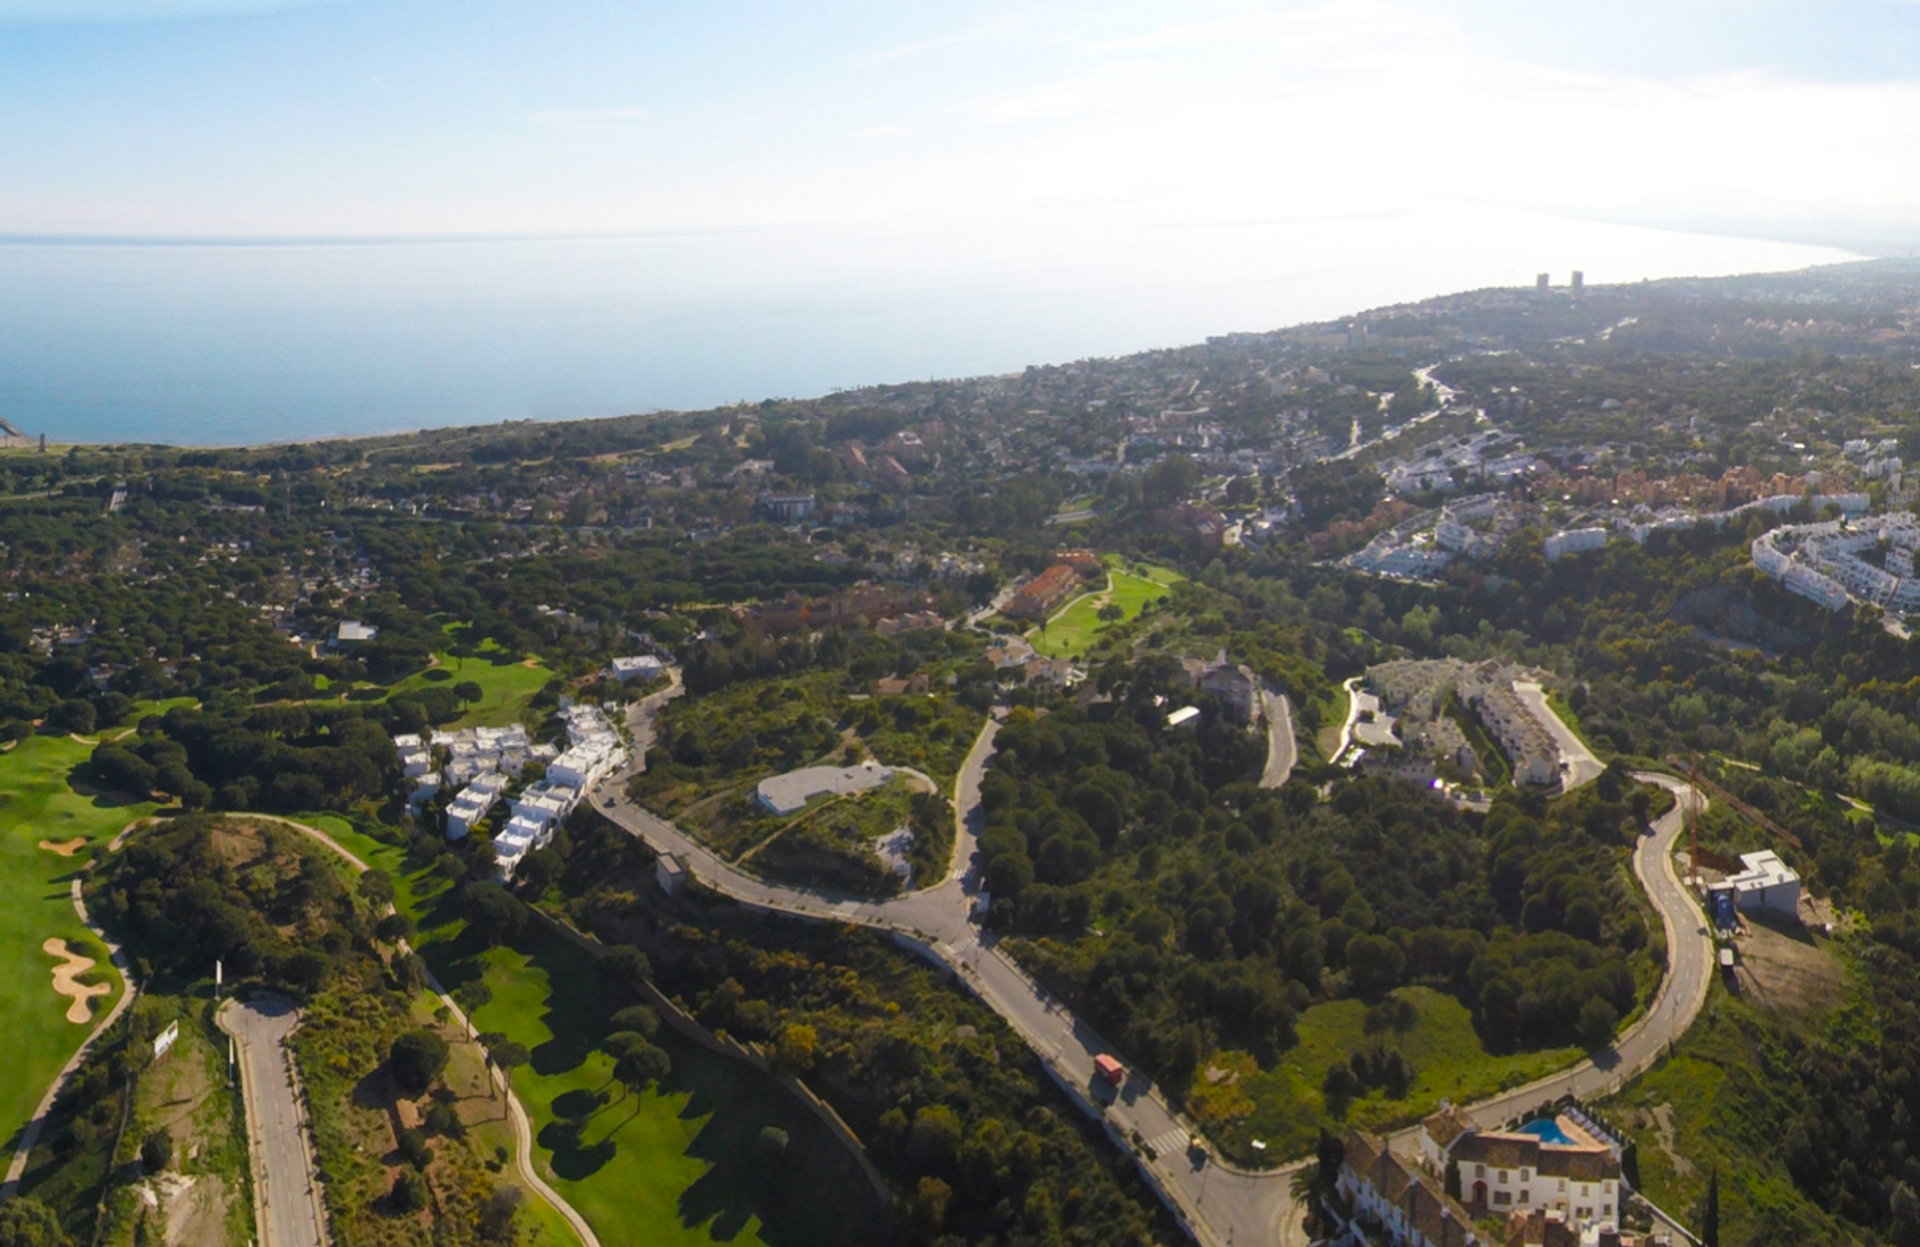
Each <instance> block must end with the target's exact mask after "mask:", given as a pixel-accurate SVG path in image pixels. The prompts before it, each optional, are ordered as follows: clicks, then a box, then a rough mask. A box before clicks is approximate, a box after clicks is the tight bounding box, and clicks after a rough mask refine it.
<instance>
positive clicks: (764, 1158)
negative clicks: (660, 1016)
mask: <svg viewBox="0 0 1920 1247" xmlns="http://www.w3.org/2000/svg"><path fill="white" fill-rule="evenodd" d="M660 1042H661V1045H662V1046H663V1047H665V1048H666V1049H667V1051H668V1054H669V1055H670V1056H671V1057H672V1058H673V1072H672V1073H671V1074H669V1075H668V1076H667V1078H666V1080H665V1081H664V1082H663V1083H662V1084H661V1087H660V1091H661V1093H662V1094H664V1095H685V1096H687V1097H688V1098H687V1103H686V1106H685V1107H684V1108H683V1109H682V1110H681V1113H680V1116H681V1118H682V1120H702V1119H704V1120H702V1124H701V1127H700V1132H699V1134H697V1135H695V1136H694V1140H693V1142H692V1143H691V1144H689V1145H688V1147H687V1151H686V1154H687V1155H688V1156H691V1157H694V1158H695V1159H698V1160H702V1161H705V1162H706V1163H707V1164H708V1165H709V1166H710V1167H709V1168H708V1170H707V1171H706V1172H705V1173H704V1174H702V1175H701V1176H700V1177H699V1179H697V1180H696V1181H695V1182H694V1183H693V1184H692V1185H691V1186H689V1187H687V1189H686V1190H684V1191H682V1192H681V1193H680V1200H679V1210H680V1222H681V1224H682V1225H685V1226H688V1227H695V1226H704V1227H706V1231H707V1234H708V1237H710V1238H711V1239H713V1240H714V1241H716V1242H731V1241H733V1240H734V1239H736V1238H738V1237H739V1236H740V1235H741V1234H742V1233H744V1232H745V1231H746V1230H747V1229H748V1228H749V1226H750V1225H751V1223H752V1222H753V1221H754V1220H755V1219H757V1220H758V1221H759V1223H760V1224H759V1236H760V1238H761V1239H762V1240H763V1241H764V1242H766V1243H768V1244H770V1245H771V1247H837V1245H839V1244H853V1243H875V1242H883V1241H885V1239H886V1226H885V1221H884V1211H883V1210H882V1208H881V1206H880V1203H879V1200H878V1199H877V1198H876V1197H875V1196H874V1194H873V1189H872V1188H871V1187H870V1186H868V1185H867V1183H866V1180H865V1178H864V1177H862V1176H861V1174H860V1171H859V1168H858V1166H857V1165H855V1164H854V1161H853V1158H852V1157H851V1156H849V1155H848V1154H847V1152H846V1151H845V1150H844V1149H843V1148H842V1147H841V1146H840V1144H839V1143H838V1142H837V1141H836V1140H834V1139H833V1138H831V1137H830V1136H829V1135H828V1134H827V1131H826V1128H825V1127H824V1126H823V1125H821V1123H820V1121H819V1119H818V1118H816V1117H814V1116H813V1114H812V1113H810V1112H808V1111H807V1110H806V1109H805V1108H804V1107H803V1106H802V1105H801V1104H800V1103H799V1102H798V1101H797V1100H795V1099H794V1098H793V1096H792V1095H791V1094H790V1093H788V1092H787V1090H786V1089H785V1088H783V1087H781V1086H780V1085H779V1084H778V1083H776V1082H775V1081H774V1080H773V1079H772V1078H771V1077H770V1076H769V1075H767V1074H764V1073H762V1072H761V1071H759V1070H756V1069H754V1068H752V1067H751V1066H748V1065H746V1064H744V1063H743V1062H740V1061H737V1060H734V1059H732V1058H730V1057H723V1056H720V1055H719V1054H717V1053H714V1052H711V1051H708V1050H707V1049H705V1048H702V1047H699V1046H697V1045H695V1044H693V1043H691V1042H689V1041H687V1040H686V1039H684V1038H682V1037H681V1036H679V1035H678V1034H677V1033H672V1032H670V1031H669V1030H668V1029H667V1028H662V1030H661V1040H660ZM768 1126H772V1127H774V1128H776V1129H778V1130H781V1131H783V1132H785V1133H786V1135H787V1139H788V1143H787V1146H786V1149H785V1150H784V1151H782V1152H779V1153H773V1152H769V1151H767V1150H765V1149H764V1145H763V1144H762V1143H761V1139H760V1132H761V1131H762V1130H763V1129H764V1128H766V1127H768Z"/></svg>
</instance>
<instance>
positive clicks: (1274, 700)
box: [1260, 688, 1300, 788]
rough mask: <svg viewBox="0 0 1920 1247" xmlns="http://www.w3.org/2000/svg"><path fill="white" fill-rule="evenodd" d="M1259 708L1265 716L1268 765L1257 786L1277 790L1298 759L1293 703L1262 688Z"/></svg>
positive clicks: (1291, 772)
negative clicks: (1294, 735)
mask: <svg viewBox="0 0 1920 1247" xmlns="http://www.w3.org/2000/svg"><path fill="white" fill-rule="evenodd" d="M1260 708H1261V713H1262V714H1264V715H1266V717H1267V766H1266V769H1265V770H1264V771H1262V772H1261V773H1260V786H1261V787H1262V788H1278V787H1280V786H1281V785H1282V784H1284V783H1286V782H1287V778H1288V777H1289V776H1291V775H1292V774H1293V764H1294V762H1295V761H1297V760H1298V759H1299V757H1300V749H1299V746H1298V745H1297V744H1296V743H1295V741H1294V737H1293V703H1292V702H1290V701H1288V700H1287V695H1286V694H1285V693H1276V692H1274V691H1273V690H1272V689H1267V688H1263V689H1261V690H1260Z"/></svg>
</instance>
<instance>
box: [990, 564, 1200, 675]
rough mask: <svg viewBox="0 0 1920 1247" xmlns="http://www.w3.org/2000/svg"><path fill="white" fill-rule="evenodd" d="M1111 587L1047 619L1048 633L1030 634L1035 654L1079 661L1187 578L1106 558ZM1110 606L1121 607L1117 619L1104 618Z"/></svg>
mask: <svg viewBox="0 0 1920 1247" xmlns="http://www.w3.org/2000/svg"><path fill="white" fill-rule="evenodd" d="M1105 561H1106V564H1107V587H1106V588H1105V589H1104V590H1095V591H1093V592H1091V593H1087V594H1084V595H1082V596H1080V597H1078V598H1075V599H1074V600H1073V601H1072V602H1069V603H1068V604H1067V606H1066V607H1065V608H1064V609H1063V610H1061V611H1060V613H1059V614H1057V615H1055V616H1054V617H1053V618H1051V619H1049V620H1047V626H1046V629H1045V631H1042V630H1041V629H1039V628H1035V629H1033V630H1032V631H1031V632H1029V633H1027V641H1028V642H1029V643H1030V644H1032V646H1033V648H1034V649H1035V651H1037V652H1038V653H1041V654H1044V655H1046V656H1047V657H1048V658H1078V657H1080V656H1081V655H1082V654H1084V653H1086V652H1087V651H1088V650H1089V649H1091V648H1093V643H1094V641H1095V640H1097V639H1098V638H1099V636H1100V634H1101V633H1102V632H1105V631H1106V630H1107V629H1108V628H1110V627H1113V626H1114V625H1115V624H1123V623H1131V622H1132V621H1133V620H1135V619H1137V618H1139V616H1140V612H1141V611H1142V610H1144V609H1145V608H1146V605H1147V603H1148V602H1151V601H1154V600H1155V599H1157V598H1162V597H1165V596H1166V594H1167V590H1168V588H1169V587H1171V586H1172V585H1174V584H1177V583H1179V581H1181V580H1182V579H1184V577H1182V576H1181V575H1180V573H1178V572H1175V571H1169V570H1168V569H1166V568H1164V567H1153V566H1151V565H1148V564H1145V563H1139V564H1134V565H1132V566H1131V567H1127V566H1124V565H1123V564H1122V561H1121V560H1120V559H1119V558H1117V557H1116V556H1113V555H1108V556H1107V558H1106V560H1105ZM1108 605H1113V606H1117V607H1119V608H1120V616H1119V618H1117V619H1102V618H1100V611H1101V609H1102V608H1103V607H1106V606H1108Z"/></svg>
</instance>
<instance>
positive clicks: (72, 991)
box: [40, 938, 113, 1023]
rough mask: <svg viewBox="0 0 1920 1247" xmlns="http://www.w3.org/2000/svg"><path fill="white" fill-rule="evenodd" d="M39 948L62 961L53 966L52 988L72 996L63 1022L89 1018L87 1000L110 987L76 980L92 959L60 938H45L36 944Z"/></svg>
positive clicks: (91, 967)
mask: <svg viewBox="0 0 1920 1247" xmlns="http://www.w3.org/2000/svg"><path fill="white" fill-rule="evenodd" d="M40 951H42V952H44V953H48V954H50V955H52V956H55V957H59V958H62V959H63V960H64V961H65V962H66V964H65V965H58V966H55V967H54V968H53V990H54V991H56V992H58V993H59V994H60V995H62V996H71V997H73V1003H72V1004H70V1005H68V1006H67V1021H69V1022H77V1023H86V1022H90V1021H92V1020H93V1006H92V1005H90V1004H88V1003H87V1002H88V1001H90V1000H92V999H93V998H94V997H95V996H104V995H106V994H107V993H109V992H111V991H112V990H113V988H111V987H109V986H107V985H106V984H105V983H82V982H79V981H78V980H79V978H80V976H81V975H83V974H85V973H86V972H87V971H89V970H91V969H93V958H91V957H82V956H81V955H80V954H79V953H76V952H74V951H73V950H72V949H71V948H69V947H68V946H67V942H66V941H65V940H62V939H54V938H49V939H48V940H47V942H46V943H44V944H42V945H41V946H40Z"/></svg>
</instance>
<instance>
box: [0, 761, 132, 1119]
mask: <svg viewBox="0 0 1920 1247" xmlns="http://www.w3.org/2000/svg"><path fill="white" fill-rule="evenodd" d="M92 751H93V746H92V745H91V744H82V743H81V742H79V741H77V740H74V739H72V738H70V737H66V736H30V737H28V738H26V739H25V740H22V741H21V742H20V743H19V744H17V745H15V746H14V747H13V748H12V749H11V750H9V751H8V752H6V753H4V754H0V949H5V950H6V955H5V956H0V1013H3V1014H4V1016H5V1017H6V1018H7V1028H6V1030H7V1038H8V1057H9V1059H8V1060H7V1062H6V1063H5V1065H4V1066H0V1120H4V1121H5V1123H6V1130H5V1134H6V1138H7V1140H8V1146H9V1148H11V1146H12V1143H13V1141H14V1140H15V1139H16V1138H17V1136H18V1132H19V1130H20V1129H21V1128H22V1127H23V1126H25V1125H26V1123H27V1120H28V1118H30V1117H31V1116H32V1115H33V1110H34V1107H35V1106H36V1105H37V1104H38V1103H39V1102H40V1097H41V1095H42V1094H44V1093H45V1091H46V1089H47V1085H48V1084H49V1083H50V1082H52V1081H53V1078H54V1076H55V1075H56V1074H58V1073H59V1072H60V1067H61V1066H63V1065H65V1064H66V1062H67V1058H69V1057H70V1056H72V1055H73V1053H74V1050H75V1049H77V1048H78V1047H79V1046H80V1043H81V1041H82V1040H84V1039H85V1038H86V1037H87V1035H88V1034H90V1033H91V1032H92V1029H93V1019H95V1018H98V1017H100V1015H101V1014H102V1013H104V1012H105V1011H106V1010H107V1009H109V1008H111V1007H112V1006H113V1004H114V1002H115V1001H116V1000H118V999H119V997H120V993H121V992H122V991H124V990H125V987H124V985H123V984H122V983H121V981H120V976H119V975H118V974H116V973H115V972H114V971H113V968H112V967H111V966H110V965H109V964H108V963H107V950H106V949H105V948H104V947H102V946H101V944H100V941H98V940H96V939H95V938H94V937H93V936H92V935H91V934H90V933H89V932H88V931H87V928H86V926H85V925H84V924H83V923H82V922H81V921H80V919H79V918H78V917H77V916H76V915H75V914H74V911H73V901H72V899H71V898H70V895H69V891H68V881H69V880H70V879H71V878H72V876H73V874H74V872H75V870H76V868H78V867H79V866H80V865H81V864H82V863H83V862H84V861H85V860H86V856H87V853H88V851H89V849H90V848H91V847H92V846H93V845H94V844H96V843H98V842H103V841H106V840H110V839H112V838H113V837H114V836H115V835H116V834H118V833H119V831H120V829H121V828H123V827H125V826H126V825H127V824H128V823H130V822H132V821H133V820H135V819H138V818H144V817H145V816H146V815H148V814H151V813H152V812H153V810H154V805H153V803H152V802H150V801H132V800H129V799H127V798H125V797H122V796H118V795H115V794H111V793H103V792H99V791H97V790H95V789H94V788H93V787H92V786H91V785H90V784H89V783H88V782H87V777H88V770H89V768H88V763H87V758H88V755H89V754H91V753H92ZM75 841H79V842H80V843H79V844H75V843H74V842H75ZM43 845H45V846H48V847H42V846H43ZM52 941H62V942H64V944H65V947H66V949H67V950H69V952H68V953H67V954H65V955H56V954H55V953H53V952H50V951H48V948H49V947H50V946H51V947H57V945H52V944H50V942H52ZM74 958H89V959H91V961H92V962H93V964H92V965H91V966H87V967H84V968H82V967H80V966H79V962H78V961H77V960H74ZM63 965H71V966H73V967H75V968H76V969H77V970H78V974H77V976H76V986H78V987H81V988H82V989H83V991H84V988H86V987H87V986H89V985H93V986H100V985H104V986H105V987H107V989H108V990H107V991H106V992H105V993H103V994H93V995H92V996H91V998H90V999H89V998H86V997H85V995H84V994H83V995H81V996H75V995H71V994H69V995H61V994H58V993H57V992H56V991H55V970H56V969H57V968H59V967H61V966H63ZM69 1013H71V1014H72V1016H73V1017H74V1018H75V1019H76V1020H73V1021H69V1020H68V1019H69Z"/></svg>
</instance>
